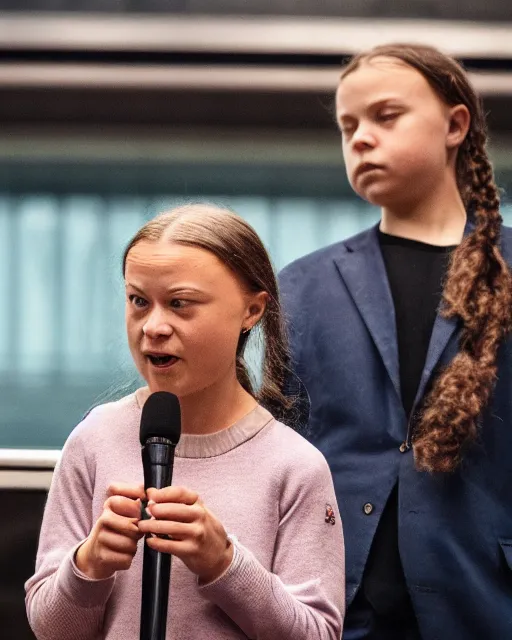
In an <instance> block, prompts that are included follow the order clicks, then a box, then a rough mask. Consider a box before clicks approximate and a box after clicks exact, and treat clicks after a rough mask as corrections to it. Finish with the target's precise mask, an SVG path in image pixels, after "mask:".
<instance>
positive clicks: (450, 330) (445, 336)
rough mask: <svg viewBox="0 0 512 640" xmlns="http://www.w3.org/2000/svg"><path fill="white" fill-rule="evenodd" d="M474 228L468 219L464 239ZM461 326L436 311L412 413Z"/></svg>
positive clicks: (459, 323)
mask: <svg viewBox="0 0 512 640" xmlns="http://www.w3.org/2000/svg"><path fill="white" fill-rule="evenodd" d="M474 228H475V227H474V224H473V223H472V222H470V221H469V219H468V221H467V222H466V226H465V228H464V237H465V236H467V235H468V234H469V233H471V232H472V231H473V230H474ZM461 326H462V324H461V321H460V318H445V317H443V316H442V315H441V314H440V313H439V311H438V313H437V316H436V319H435V322H434V326H433V328H432V335H431V336H430V342H429V346H428V351H427V357H426V359H425V366H424V367H423V373H422V374H421V379H420V384H419V386H418V392H417V393H416V399H415V400H414V406H413V412H414V409H415V407H416V405H417V404H418V403H419V402H420V400H421V398H423V396H424V394H425V390H426V388H427V385H428V383H429V380H430V378H431V377H432V374H433V373H434V371H435V370H436V367H437V365H438V363H439V360H440V358H441V356H442V354H443V351H444V350H445V349H446V346H447V345H448V342H449V341H450V339H451V337H452V336H453V334H454V333H455V332H456V331H457V330H459V329H460V328H461Z"/></svg>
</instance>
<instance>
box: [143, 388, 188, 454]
mask: <svg viewBox="0 0 512 640" xmlns="http://www.w3.org/2000/svg"><path fill="white" fill-rule="evenodd" d="M180 434H181V409H180V403H179V400H178V398H177V397H176V396H175V395H174V394H173V393H169V392H168V391H156V392H155V393H152V394H151V395H150V396H149V398H148V399H147V400H146V402H145V403H144V406H143V407H142V416H141V419H140V443H141V445H143V446H144V445H145V444H146V441H147V440H148V439H149V438H166V439H167V440H170V441H171V442H172V444H173V445H174V446H176V445H177V444H178V440H179V439H180Z"/></svg>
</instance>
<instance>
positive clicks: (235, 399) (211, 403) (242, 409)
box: [137, 378, 258, 435]
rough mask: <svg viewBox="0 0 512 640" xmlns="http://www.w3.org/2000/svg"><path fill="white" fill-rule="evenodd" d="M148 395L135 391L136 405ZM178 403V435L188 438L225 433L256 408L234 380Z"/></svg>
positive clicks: (212, 386) (215, 385) (250, 398)
mask: <svg viewBox="0 0 512 640" xmlns="http://www.w3.org/2000/svg"><path fill="white" fill-rule="evenodd" d="M150 393H152V392H151V390H150V389H149V388H148V387H144V388H143V389H140V390H139V392H138V394H137V399H138V402H139V405H141V406H142V405H143V404H144V402H145V401H146V399H147V397H148V396H149V395H150ZM179 400H180V407H181V432H182V433H188V434H192V435H208V434H210V433H215V432H217V431H222V429H227V428H228V427H230V426H231V425H233V424H234V423H235V422H237V421H238V420H240V419H241V418H243V417H244V416H245V415H247V414H248V413H249V412H250V411H252V410H253V409H254V408H255V407H256V405H257V404H258V403H257V402H256V400H255V399H254V398H253V397H252V396H251V395H250V394H249V393H247V391H246V390H245V389H244V388H243V387H242V386H241V384H240V383H239V382H238V380H237V379H236V378H235V379H234V380H230V381H229V382H226V381H222V382H218V383H217V384H214V385H211V386H210V387H207V388H206V389H202V390H201V391H198V392H196V393H192V394H189V395H186V396H181V397H180V398H179Z"/></svg>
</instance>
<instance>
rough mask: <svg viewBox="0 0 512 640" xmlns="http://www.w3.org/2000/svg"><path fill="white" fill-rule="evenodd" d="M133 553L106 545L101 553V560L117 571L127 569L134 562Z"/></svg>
mask: <svg viewBox="0 0 512 640" xmlns="http://www.w3.org/2000/svg"><path fill="white" fill-rule="evenodd" d="M133 556H134V554H133V553H123V552H119V551H114V550H113V549H109V548H106V547H104V548H103V549H102V550H101V552H100V555H99V559H100V561H101V562H102V563H103V564H104V565H106V566H109V567H111V568H112V569H113V570H115V571H126V570H127V569H129V568H130V567H131V565H132V562H133Z"/></svg>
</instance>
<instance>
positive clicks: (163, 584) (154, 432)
mask: <svg viewBox="0 0 512 640" xmlns="http://www.w3.org/2000/svg"><path fill="white" fill-rule="evenodd" d="M180 433H181V411H180V403H179V401H178V398H177V397H176V396H175V395H173V394H172V393H168V392H167V391H157V392H156V393H152V394H151V395H150V396H149V398H148V399H147V400H146V402H145V403H144V406H143V407H142V416H141V420H140V443H141V445H142V466H143V468H144V488H145V489H146V490H147V489H149V488H150V487H154V488H155V489H162V488H163V487H168V486H169V485H170V484H171V482H172V470H173V466H174V449H175V447H176V445H177V444H178V440H179V439H180ZM144 507H145V505H144ZM144 507H143V514H144V512H145V509H144ZM143 517H144V516H143ZM170 578H171V556H170V555H169V554H168V553H161V552H159V551H155V550H154V549H151V548H150V547H148V545H147V544H144V559H143V567H142V600H141V612H140V640H165V631H166V625H167V607H168V601H169V583H170Z"/></svg>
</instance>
